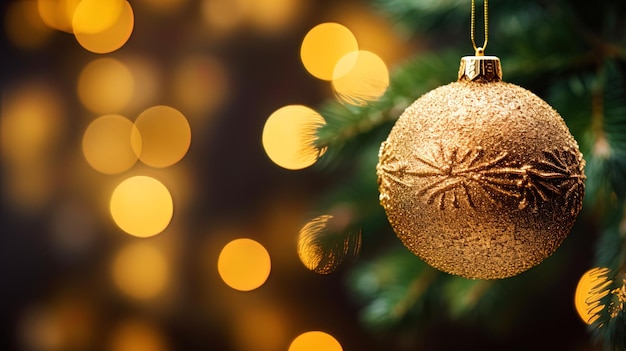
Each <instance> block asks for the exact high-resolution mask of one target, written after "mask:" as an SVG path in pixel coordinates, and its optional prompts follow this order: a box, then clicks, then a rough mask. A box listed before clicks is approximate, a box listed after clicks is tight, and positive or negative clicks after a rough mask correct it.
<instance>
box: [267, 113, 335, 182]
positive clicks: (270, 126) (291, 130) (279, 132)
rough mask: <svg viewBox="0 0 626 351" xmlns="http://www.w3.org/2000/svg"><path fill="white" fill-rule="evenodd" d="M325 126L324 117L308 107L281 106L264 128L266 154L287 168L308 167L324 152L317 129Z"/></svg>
mask: <svg viewBox="0 0 626 351" xmlns="http://www.w3.org/2000/svg"><path fill="white" fill-rule="evenodd" d="M324 124H326V121H325V120H324V118H323V117H322V116H321V115H320V114H319V113H317V112H316V111H315V110H313V109H311V108H309V107H306V106H303V105H288V106H284V107H281V108H280V109H278V110H276V111H274V113H272V114H271V115H270V117H269V118H268V119H267V121H266V122H265V126H264V127H263V135H262V143H263V148H264V149H265V153H266V154H267V156H268V157H269V158H270V159H271V160H272V162H274V163H275V164H277V165H278V166H280V167H283V168H286V169H291V170H297V169H303V168H306V167H309V166H311V165H312V164H314V163H315V162H316V161H317V159H318V158H319V157H320V156H321V155H322V154H323V152H324V150H323V149H322V150H320V149H319V148H318V147H317V146H316V145H315V140H316V139H317V134H316V133H317V130H318V129H319V128H320V127H321V126H323V125H324Z"/></svg>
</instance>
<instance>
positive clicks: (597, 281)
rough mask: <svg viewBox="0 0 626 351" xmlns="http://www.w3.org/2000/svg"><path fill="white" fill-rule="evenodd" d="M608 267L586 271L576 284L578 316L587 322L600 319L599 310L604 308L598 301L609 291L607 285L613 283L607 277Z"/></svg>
mask: <svg viewBox="0 0 626 351" xmlns="http://www.w3.org/2000/svg"><path fill="white" fill-rule="evenodd" d="M608 271H609V270H608V269H607V268H598V267H596V268H592V269H589V270H588V271H586V272H585V273H584V274H583V275H582V276H581V277H580V280H579V281H578V284H577V285H576V292H575V294H574V307H576V312H578V316H580V318H581V319H582V320H583V322H585V323H587V324H592V323H593V322H594V321H595V320H597V319H598V316H597V315H596V313H597V312H599V311H600V310H602V308H604V306H603V305H601V304H600V302H599V301H598V300H599V299H600V298H601V297H603V296H606V295H607V294H608V293H609V289H606V287H607V286H608V285H609V284H610V283H611V281H610V280H608V279H607V276H606V274H607V273H608Z"/></svg>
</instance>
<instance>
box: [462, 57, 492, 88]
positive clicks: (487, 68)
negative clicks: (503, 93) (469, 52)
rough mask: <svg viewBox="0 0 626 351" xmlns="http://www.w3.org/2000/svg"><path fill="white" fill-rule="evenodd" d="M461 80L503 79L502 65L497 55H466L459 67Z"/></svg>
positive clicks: (483, 80)
mask: <svg viewBox="0 0 626 351" xmlns="http://www.w3.org/2000/svg"><path fill="white" fill-rule="evenodd" d="M458 80H459V81H472V82H481V83H489V82H499V81H501V80H502V65H501V64H500V58H498V57H496V56H464V57H462V58H461V65H460V67H459V76H458Z"/></svg>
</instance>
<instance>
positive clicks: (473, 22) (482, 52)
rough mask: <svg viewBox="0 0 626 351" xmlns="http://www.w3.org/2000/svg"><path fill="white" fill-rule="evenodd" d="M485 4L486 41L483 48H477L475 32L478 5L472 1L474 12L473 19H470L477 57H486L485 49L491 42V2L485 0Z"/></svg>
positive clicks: (472, 12)
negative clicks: (489, 9)
mask: <svg viewBox="0 0 626 351" xmlns="http://www.w3.org/2000/svg"><path fill="white" fill-rule="evenodd" d="M483 3H484V8H483V14H484V17H483V18H484V19H483V22H484V24H485V40H484V42H483V45H482V46H476V40H475V39H474V32H475V28H476V4H475V0H472V11H471V17H470V39H472V46H473V47H474V52H475V55H476V56H484V55H485V48H487V42H488V41H489V11H488V8H489V1H488V0H484V1H483Z"/></svg>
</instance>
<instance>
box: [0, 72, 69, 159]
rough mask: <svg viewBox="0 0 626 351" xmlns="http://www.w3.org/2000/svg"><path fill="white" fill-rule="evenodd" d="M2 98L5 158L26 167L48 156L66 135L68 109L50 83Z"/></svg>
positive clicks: (20, 89)
mask: <svg viewBox="0 0 626 351" xmlns="http://www.w3.org/2000/svg"><path fill="white" fill-rule="evenodd" d="M2 98H3V99H2V116H1V117H0V118H1V122H2V129H1V130H0V133H1V134H0V135H1V138H0V143H1V145H2V148H1V150H0V152H2V156H3V158H5V159H6V160H8V161H10V162H11V163H20V164H25V163H36V162H39V161H41V160H42V159H46V158H47V157H49V156H50V155H49V153H50V152H51V151H52V150H54V148H55V146H56V145H57V144H58V143H60V142H61V141H62V138H63V136H64V134H65V122H66V116H65V106H64V104H63V103H62V99H61V97H60V96H59V95H58V93H57V92H56V91H55V90H54V88H53V87H52V86H51V85H49V84H47V83H43V82H33V83H26V84H24V86H22V87H17V88H15V89H14V90H12V91H10V92H7V93H4V94H3V96H2ZM35 102H36V103H35Z"/></svg>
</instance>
